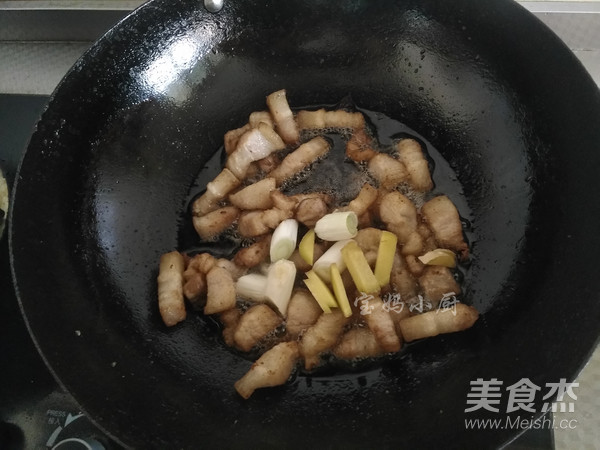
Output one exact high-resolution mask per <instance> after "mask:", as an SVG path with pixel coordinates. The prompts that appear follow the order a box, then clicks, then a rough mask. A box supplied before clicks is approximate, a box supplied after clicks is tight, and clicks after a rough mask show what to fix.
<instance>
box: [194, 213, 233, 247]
mask: <svg viewBox="0 0 600 450" xmlns="http://www.w3.org/2000/svg"><path fill="white" fill-rule="evenodd" d="M239 214H240V210H239V209H237V208H236V207H235V206H224V207H223V208H219V209H217V210H215V211H212V212H209V213H208V214H205V215H203V216H193V217H192V223H193V224H194V228H195V229H196V232H197V233H198V236H200V237H201V238H202V239H204V240H205V241H206V240H210V239H212V238H214V237H216V236H218V235H219V234H221V233H222V232H223V231H225V230H226V229H227V228H229V227H230V226H231V225H232V224H233V222H235V221H236V219H237V218H238V216H239Z"/></svg>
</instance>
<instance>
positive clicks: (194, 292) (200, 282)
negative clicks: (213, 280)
mask: <svg viewBox="0 0 600 450" xmlns="http://www.w3.org/2000/svg"><path fill="white" fill-rule="evenodd" d="M186 272H187V271H186ZM184 275H185V272H184ZM183 295H184V296H185V298H187V299H188V300H189V301H190V303H191V304H192V306H193V307H194V308H196V309H198V308H202V307H204V305H203V304H202V299H203V298H204V297H205V296H206V275H205V274H204V273H202V272H196V271H191V272H190V274H189V275H188V276H187V277H185V276H184V283H183Z"/></svg>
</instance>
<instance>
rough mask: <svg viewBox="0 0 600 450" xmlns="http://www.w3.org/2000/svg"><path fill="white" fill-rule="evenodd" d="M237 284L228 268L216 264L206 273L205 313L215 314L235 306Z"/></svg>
mask: <svg viewBox="0 0 600 450" xmlns="http://www.w3.org/2000/svg"><path fill="white" fill-rule="evenodd" d="M235 300H236V297H235V284H234V282H233V277H232V276H231V274H230V273H229V271H228V270H227V269H224V268H222V267H218V266H215V267H213V268H212V269H210V271H209V272H208V273H207V274H206V306H204V314H207V315H208V314H215V313H219V312H223V311H227V310H228V309H231V308H233V307H235Z"/></svg>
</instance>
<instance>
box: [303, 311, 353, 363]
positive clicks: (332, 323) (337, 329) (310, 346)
mask: <svg viewBox="0 0 600 450" xmlns="http://www.w3.org/2000/svg"><path fill="white" fill-rule="evenodd" d="M348 320H349V319H348V318H346V317H344V315H343V314H342V312H341V311H340V310H338V309H335V310H333V311H332V312H331V313H329V314H325V313H323V314H321V315H320V316H319V319H318V320H317V322H316V323H315V324H314V325H313V326H312V327H310V328H308V329H307V330H306V331H305V332H304V334H303V335H302V339H301V340H300V354H301V355H302V356H303V357H304V367H306V369H307V370H311V369H312V368H313V367H315V366H316V365H317V364H319V356H320V355H321V353H323V352H325V351H327V350H329V349H331V348H332V347H333V346H334V345H335V344H336V342H337V341H338V339H339V338H340V336H341V334H342V330H343V329H344V325H345V324H346V323H347V322H348Z"/></svg>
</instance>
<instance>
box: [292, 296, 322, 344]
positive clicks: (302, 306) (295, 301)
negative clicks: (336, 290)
mask: <svg viewBox="0 0 600 450" xmlns="http://www.w3.org/2000/svg"><path fill="white" fill-rule="evenodd" d="M322 313H323V310H322V309H321V307H320V306H319V304H318V303H317V301H316V300H315V299H314V297H313V296H312V294H311V293H310V292H309V291H307V290H306V289H297V290H295V291H294V293H293V294H292V298H291V300H290V304H289V306H288V310H287V320H286V330H287V333H288V335H289V336H290V338H292V339H295V338H296V337H297V336H298V335H299V334H300V333H301V332H302V331H304V330H306V329H307V328H309V327H311V326H312V325H314V324H315V322H316V321H317V320H318V319H319V317H320V316H321V314H322Z"/></svg>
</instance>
